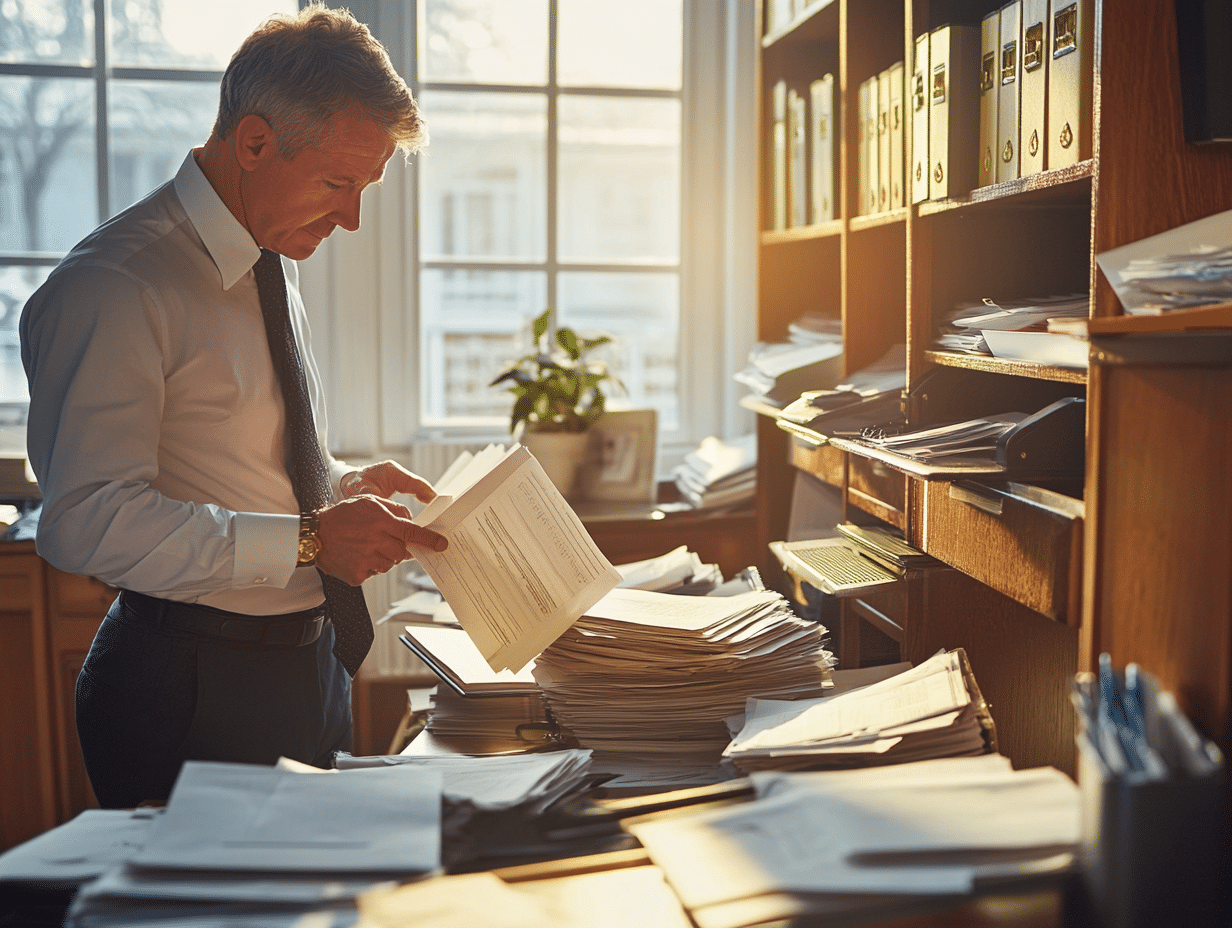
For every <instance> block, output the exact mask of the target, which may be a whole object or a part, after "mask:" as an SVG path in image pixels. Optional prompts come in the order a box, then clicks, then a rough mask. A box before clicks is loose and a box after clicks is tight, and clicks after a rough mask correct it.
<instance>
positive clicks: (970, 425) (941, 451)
mask: <svg viewBox="0 0 1232 928" xmlns="http://www.w3.org/2000/svg"><path fill="white" fill-rule="evenodd" d="M1025 418H1027V414H1026V413H1022V412H1006V413H1001V414H998V415H995V416H987V417H985V418H983V419H967V420H965V421H963V422H951V423H947V424H945V425H938V426H933V427H930V428H924V429H917V430H915V431H911V432H900V433H898V434H894V435H877V434H871V435H865V436H863V440H864V441H866V442H868V443H869V444H870V445H873V446H874V447H877V448H882V449H884V450H886V451H890V452H893V453H894V454H901V455H904V456H906V457H910V458H914V459H916V460H918V461H936V460H941V459H945V458H952V457H970V456H976V457H991V456H992V455H993V454H995V453H996V450H997V439H999V438H1000V437H1001V436H1002V435H1004V434H1005V433H1006V432H1008V431H1009V430H1010V429H1012V428H1013V427H1014V426H1015V425H1017V424H1018V423H1019V422H1021V421H1022V420H1023V419H1025Z"/></svg>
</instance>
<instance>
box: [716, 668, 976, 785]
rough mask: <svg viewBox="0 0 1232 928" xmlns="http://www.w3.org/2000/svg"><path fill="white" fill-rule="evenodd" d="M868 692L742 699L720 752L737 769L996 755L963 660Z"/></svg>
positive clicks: (901, 676)
mask: <svg viewBox="0 0 1232 928" xmlns="http://www.w3.org/2000/svg"><path fill="white" fill-rule="evenodd" d="M895 669H897V670H900V671H901V672H899V673H895V674H894V675H893V676H889V677H887V678H886V679H884V680H881V681H879V682H876V683H873V684H871V685H868V686H864V687H860V688H858V689H854V690H850V691H848V692H844V693H840V694H837V695H832V696H825V697H821V698H819V699H802V700H795V701H784V700H772V699H750V700H749V705H748V707H747V710H746V712H745V718H744V725H743V728H742V729H741V730H740V732H739V733H738V734H737V735H736V736H735V737H734V738H733V739H732V742H731V744H730V745H729V746H728V747H727V749H726V750H725V751H724V752H723V754H724V756H725V757H727V758H728V759H729V760H731V761H732V762H733V763H735V765H736V766H737V767H739V768H740V769H741V770H742V771H744V772H746V773H749V772H753V771H757V770H810V769H820V768H825V767H868V766H875V765H883V764H896V763H903V762H906V761H917V760H928V759H932V758H938V757H962V756H969V755H976V754H984V753H989V752H992V751H995V750H996V734H995V732H996V729H995V726H994V724H993V721H992V717H991V715H990V714H989V712H988V707H987V706H986V705H985V704H984V700H983V698H982V697H981V695H980V691H979V687H978V686H977V685H976V684H975V680H974V677H973V676H972V674H971V671H970V666H969V665H968V664H967V661H966V655H965V653H963V652H962V651H961V649H960V650H957V651H951V652H940V653H938V654H936V655H934V656H933V657H931V658H929V659H928V660H927V661H925V662H924V663H922V664H920V665H919V666H918V667H913V668H910V669H903V667H901V666H899V667H896V668H895Z"/></svg>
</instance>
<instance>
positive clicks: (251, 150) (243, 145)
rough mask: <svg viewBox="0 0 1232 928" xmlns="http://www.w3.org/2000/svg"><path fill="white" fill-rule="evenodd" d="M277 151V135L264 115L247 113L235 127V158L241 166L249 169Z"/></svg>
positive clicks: (246, 169)
mask: <svg viewBox="0 0 1232 928" xmlns="http://www.w3.org/2000/svg"><path fill="white" fill-rule="evenodd" d="M277 151H278V137H277V135H276V134H275V133H274V130H273V128H272V127H271V126H270V124H269V123H268V122H266V121H265V119H264V117H261V116H258V115H256V114H255V113H249V114H248V115H247V116H245V117H244V118H243V119H241V120H240V124H239V125H238V126H237V127H236V129H235V158H236V160H237V161H238V162H239V165H240V167H241V168H243V169H244V170H245V171H251V170H253V169H254V168H256V166H257V164H258V163H259V162H260V161H262V160H263V159H265V158H268V157H270V156H271V155H273V154H274V153H275V152H277Z"/></svg>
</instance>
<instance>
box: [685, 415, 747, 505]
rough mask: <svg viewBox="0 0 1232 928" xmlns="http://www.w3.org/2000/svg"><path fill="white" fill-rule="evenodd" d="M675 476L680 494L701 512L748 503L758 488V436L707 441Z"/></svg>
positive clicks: (693, 453) (708, 439)
mask: <svg viewBox="0 0 1232 928" xmlns="http://www.w3.org/2000/svg"><path fill="white" fill-rule="evenodd" d="M672 475H673V476H674V477H675V479H676V488H677V489H678V490H679V491H680V495H681V496H683V497H684V498H685V499H687V500H688V501H689V502H690V503H692V504H693V505H694V506H695V507H697V508H699V509H702V508H718V507H721V506H728V507H730V506H736V505H739V504H741V503H744V502H747V501H748V500H751V499H752V498H753V493H754V492H755V490H756V486H757V436H756V435H755V434H753V433H750V434H748V435H744V436H742V437H740V438H736V439H733V440H732V441H730V442H725V441H723V440H721V439H719V438H716V437H714V436H713V435H711V436H709V437H707V438H704V439H702V442H701V444H700V445H698V446H697V448H696V449H695V450H693V451H690V452H689V453H688V454H686V455H685V458H684V461H683V463H681V464H679V465H678V466H677V467H676V468H675V469H674V470H673V471H672Z"/></svg>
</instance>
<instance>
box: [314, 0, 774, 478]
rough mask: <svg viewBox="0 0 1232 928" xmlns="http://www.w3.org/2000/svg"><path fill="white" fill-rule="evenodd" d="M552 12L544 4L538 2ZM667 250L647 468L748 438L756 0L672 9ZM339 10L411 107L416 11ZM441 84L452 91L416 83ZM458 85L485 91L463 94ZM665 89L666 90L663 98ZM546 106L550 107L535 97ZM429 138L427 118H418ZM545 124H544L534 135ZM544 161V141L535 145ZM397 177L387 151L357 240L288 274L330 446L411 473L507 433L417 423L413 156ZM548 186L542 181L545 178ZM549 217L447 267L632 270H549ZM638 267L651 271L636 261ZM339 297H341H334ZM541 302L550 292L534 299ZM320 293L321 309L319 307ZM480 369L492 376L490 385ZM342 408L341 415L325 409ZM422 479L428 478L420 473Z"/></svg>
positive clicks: (365, 1) (393, 3)
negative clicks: (402, 84)
mask: <svg viewBox="0 0 1232 928" xmlns="http://www.w3.org/2000/svg"><path fill="white" fill-rule="evenodd" d="M550 2H552V5H553V7H554V5H555V4H554V0H550ZM683 2H684V28H683V35H684V42H685V47H684V50H683V52H684V54H683V74H682V88H681V91H680V98H681V101H682V125H681V132H682V141H681V188H680V189H681V217H680V230H681V241H680V253H679V260H678V263H675V264H673V265H672V267H671V269H672V270H673V271H676V272H678V273H679V275H680V276H679V280H680V304H679V305H680V326H679V339H680V344H679V357H678V363H679V373H678V384H679V391H680V395H679V410H680V427H679V428H678V429H675V430H670V431H668V430H663V429H661V430H660V436H659V442H660V455H659V461H660V465H659V470H660V474H661V475H663V474H666V473H667V472H668V471H669V470H670V468H671V466H673V464H674V463H675V462H677V461H679V459H680V458H681V457H683V455H684V453H686V452H687V451H688V450H691V449H692V448H694V447H696V445H697V443H698V442H699V441H700V440H701V439H702V438H704V437H706V436H707V435H720V436H723V437H733V436H735V435H737V434H742V433H745V432H748V431H750V430H751V428H752V422H753V419H752V414H751V413H749V412H748V411H747V410H744V409H742V408H741V407H740V406H739V402H738V401H739V396H740V395H741V394H742V392H743V391H741V390H739V389H738V387H737V385H736V384H735V383H734V381H733V379H732V374H733V373H734V372H735V371H736V370H738V369H739V368H741V367H743V366H744V364H745V362H746V359H747V357H748V350H749V347H750V346H751V345H752V343H753V341H754V339H755V337H756V331H755V325H756V322H755V318H754V317H755V314H754V313H753V312H752V307H753V306H754V305H755V299H756V248H757V238H756V235H757V232H756V184H754V183H753V182H752V180H751V179H752V178H754V177H755V176H756V158H757V152H756V131H755V120H756V97H755V81H754V64H755V58H756V42H757V38H756V36H757V33H756V30H755V22H754V15H755V12H756V5H755V4H754V3H751V2H749V0H683ZM347 5H348V6H349V8H350V9H351V10H352V11H353V12H354V13H355V14H356V16H358V17H359V18H361V19H363V20H364V21H365V22H367V23H368V25H369V27H370V28H371V29H372V30H373V33H374V34H375V35H376V36H377V37H378V38H379V39H381V41H382V42H383V43H384V44H385V46H386V48H387V49H388V50H389V52H390V57H391V59H392V60H393V62H394V65H395V67H397V69H398V70H399V72H400V73H402V74H403V75H404V76H406V77H408V83H409V84H410V85H411V87H412V90H413V92H415V94H416V96H417V97H418V94H419V91H420V84H419V82H418V81H417V80H410V78H411V77H416V76H417V68H416V58H415V56H416V46H417V42H416V29H417V20H418V15H419V13H418V8H419V4H418V3H414V4H411V3H402V2H400V0H353V2H350V3H348V4H347ZM430 86H431V87H432V88H433V89H452V88H454V87H455V86H456V85H452V84H436V83H434V84H432V85H430ZM465 86H466V88H467V89H468V90H480V91H482V90H485V89H487V88H486V86H485V85H479V84H468V85H465ZM555 93H556V95H557V96H562V95H565V94H575V93H585V94H587V95H589V94H591V93H612V94H614V95H619V96H632V95H637V96H642V95H646V96H650V97H662V96H664V95H665V94H664V93H663V92H661V91H626V90H623V89H622V90H619V91H604V90H602V89H598V88H573V87H570V88H567V89H566V88H558V89H556V91H555ZM669 95H670V94H669ZM549 105H554V104H553V103H550V104H549ZM425 118H426V120H427V123H428V130H429V134H430V133H431V128H432V115H431V113H427V112H426V113H425ZM551 125H553V123H552V122H551V121H549V126H551ZM547 144H548V147H549V153H548V155H547V157H548V161H549V164H552V165H554V163H555V158H556V153H555V151H554V149H555V138H554V137H552V136H551V135H549V138H548V139H547ZM430 152H431V145H430V144H429V148H428V153H427V154H426V155H420V156H414V157H412V158H411V159H410V161H409V163H407V164H406V166H405V168H403V166H402V165H401V164H400V163H399V159H398V158H397V157H395V159H394V161H393V162H391V163H390V166H389V169H388V170H387V171H386V176H385V180H384V182H383V185H382V188H381V189H380V191H379V193H368V194H365V203H364V222H363V225H362V226H361V228H360V230H359V231H358V232H356V233H354V234H350V235H346V236H334V237H333V238H331V239H329V240H328V241H326V242H325V243H323V245H322V247H321V249H320V250H319V251H318V253H317V255H315V256H314V257H313V258H311V259H309V260H308V261H306V262H303V263H302V264H301V280H302V283H303V289H304V291H305V297H306V302H307V303H308V306H309V313H310V317H311V319H312V323H313V339H314V345H315V349H314V354H315V357H316V358H317V362H318V365H319V366H320V367H321V369H322V375H323V378H324V379H325V381H326V386H327V391H328V394H329V408H330V409H331V410H334V411H335V412H334V415H333V418H332V421H331V423H330V436H331V439H330V444H331V447H332V448H333V450H334V451H335V452H336V453H337V454H339V455H340V456H344V457H350V458H354V459H361V458H362V459H369V458H375V457H395V458H397V459H400V460H403V461H405V462H409V463H414V462H415V455H414V454H413V453H412V451H413V449H415V448H417V447H419V446H422V445H424V444H443V445H450V446H451V445H465V444H474V443H476V442H483V441H507V440H508V439H509V435H508V432H507V430H505V429H501V428H499V427H498V428H496V429H494V428H492V427H490V426H475V425H470V424H459V425H446V424H439V423H425V422H421V421H420V420H419V405H420V403H419V396H418V389H419V387H418V379H417V378H418V374H417V369H416V366H417V363H418V360H417V359H418V358H419V357H420V347H421V346H420V344H419V331H418V328H419V326H418V318H419V286H418V279H419V272H420V269H421V267H424V266H428V267H439V266H448V265H453V264H454V262H436V261H433V262H424V263H423V264H421V262H420V258H419V249H418V241H417V230H418V225H419V215H418V203H417V197H416V190H417V187H418V159H419V158H420V157H430V156H431V155H430ZM554 179H555V175H554V174H549V182H553V181H554ZM553 196H554V194H553V193H551V192H550V193H549V200H550V203H551V207H549V212H548V222H549V223H550V225H549V227H548V229H549V241H548V246H547V247H548V254H547V261H546V262H541V261H538V260H535V261H528V262H519V261H504V260H502V261H500V262H496V263H493V264H491V265H487V264H485V263H484V262H482V261H466V262H461V263H462V265H463V266H465V267H484V266H494V267H499V268H500V269H506V268H520V267H523V266H527V267H533V268H535V269H540V268H543V267H544V266H545V264H547V265H548V266H550V267H551V268H552V269H553V271H554V272H556V273H559V272H560V271H561V270H562V269H563V270H564V271H573V270H585V271H589V270H608V269H610V268H613V267H614V268H617V269H619V270H620V271H621V272H625V271H629V270H636V271H639V272H640V271H642V270H644V269H645V267H646V266H644V265H642V264H640V263H639V264H638V265H637V266H636V268H634V267H632V266H631V265H629V264H616V265H606V264H597V263H596V264H580V263H573V262H564V263H563V264H562V263H561V262H559V261H557V260H556V254H555V250H554V249H555V243H554V226H555V209H554V205H555V201H554V199H552V197H553ZM649 267H650V269H652V270H653V269H654V268H655V265H653V264H652V265H649ZM344 294H345V297H344V296H343V295H344ZM549 295H550V291H549ZM321 296H324V297H325V299H323V300H322V299H319V297H321ZM495 373H497V372H495V371H494V372H493V375H494V376H495ZM342 410H346V411H347V412H346V416H345V418H343V417H342V416H341V415H340V411H342ZM425 475H426V476H431V475H430V474H428V473H426V472H425Z"/></svg>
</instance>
